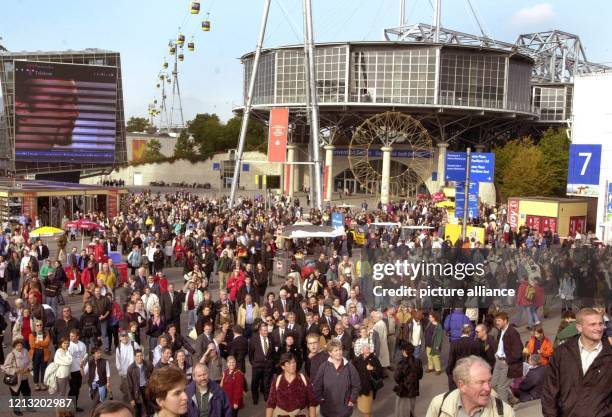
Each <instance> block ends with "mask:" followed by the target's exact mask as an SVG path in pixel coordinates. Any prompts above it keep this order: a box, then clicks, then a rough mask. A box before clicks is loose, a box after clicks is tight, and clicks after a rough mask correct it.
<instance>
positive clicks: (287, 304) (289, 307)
mask: <svg viewBox="0 0 612 417" xmlns="http://www.w3.org/2000/svg"><path fill="white" fill-rule="evenodd" d="M278 294H279V297H280V298H279V299H278V300H276V301H275V302H274V308H278V311H280V312H281V314H282V315H283V316H286V315H287V313H289V312H290V311H293V301H292V300H290V299H289V297H288V294H287V290H285V289H282V290H280V291H279V293H278Z"/></svg>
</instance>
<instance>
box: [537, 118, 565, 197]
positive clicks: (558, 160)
mask: <svg viewBox="0 0 612 417" xmlns="http://www.w3.org/2000/svg"><path fill="white" fill-rule="evenodd" d="M569 147H570V140H569V138H568V137H567V132H566V130H565V129H556V130H553V129H548V130H547V131H546V132H545V133H544V136H542V139H540V142H539V143H538V148H539V149H540V151H541V153H542V165H543V168H544V170H545V171H546V172H547V173H548V174H549V175H550V182H551V185H552V194H553V195H556V196H559V197H561V196H564V195H565V190H566V187H567V165H568V160H569Z"/></svg>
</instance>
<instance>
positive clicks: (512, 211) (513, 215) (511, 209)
mask: <svg viewBox="0 0 612 417" xmlns="http://www.w3.org/2000/svg"><path fill="white" fill-rule="evenodd" d="M518 221H519V200H515V199H512V200H508V224H509V225H510V228H511V229H512V230H518Z"/></svg>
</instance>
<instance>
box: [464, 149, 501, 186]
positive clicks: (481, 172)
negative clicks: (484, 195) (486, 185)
mask: <svg viewBox="0 0 612 417" xmlns="http://www.w3.org/2000/svg"><path fill="white" fill-rule="evenodd" d="M494 172H495V154H494V153H482V152H474V153H473V154H471V155H470V182H472V181H473V182H493V175H494Z"/></svg>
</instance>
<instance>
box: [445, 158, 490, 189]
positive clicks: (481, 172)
mask: <svg viewBox="0 0 612 417" xmlns="http://www.w3.org/2000/svg"><path fill="white" fill-rule="evenodd" d="M466 164H467V153H466V152H448V153H447V154H446V161H445V167H446V169H445V175H444V179H445V180H446V181H465V167H466ZM494 173H495V154H494V153H482V152H474V153H472V154H470V182H493V177H494Z"/></svg>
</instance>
